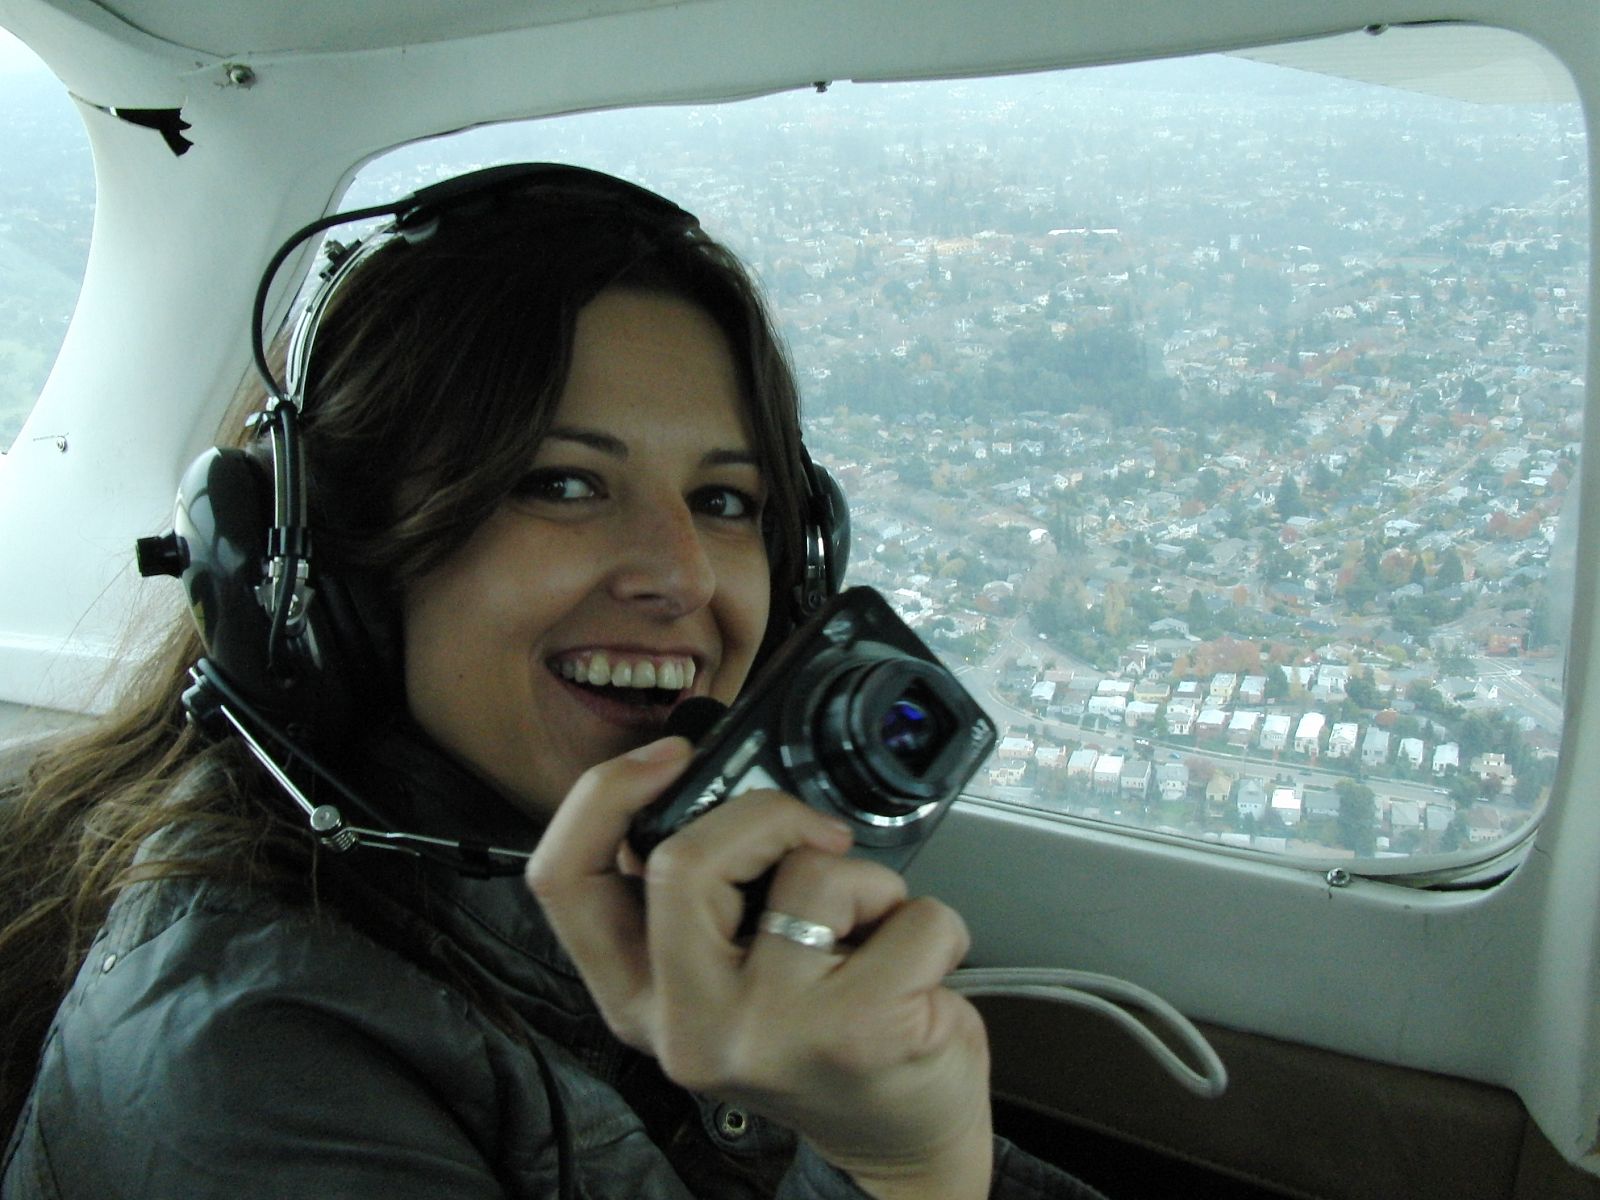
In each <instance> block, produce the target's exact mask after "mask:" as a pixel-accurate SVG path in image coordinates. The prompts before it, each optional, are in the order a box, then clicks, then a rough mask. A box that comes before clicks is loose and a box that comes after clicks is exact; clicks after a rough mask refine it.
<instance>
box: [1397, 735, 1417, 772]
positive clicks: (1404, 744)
mask: <svg viewBox="0 0 1600 1200" xmlns="http://www.w3.org/2000/svg"><path fill="white" fill-rule="evenodd" d="M1422 757H1423V746H1422V739H1421V738H1415V737H1406V738H1401V739H1400V754H1399V759H1398V760H1397V761H1404V762H1408V763H1410V764H1411V766H1412V768H1413V769H1420V768H1421V766H1422Z"/></svg>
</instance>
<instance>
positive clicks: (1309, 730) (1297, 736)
mask: <svg viewBox="0 0 1600 1200" xmlns="http://www.w3.org/2000/svg"><path fill="white" fill-rule="evenodd" d="M1327 721H1328V719H1327V718H1326V717H1324V716H1323V715H1322V714H1321V713H1319V712H1308V713H1305V714H1304V715H1302V716H1301V718H1300V723H1299V724H1298V725H1296V726H1295V730H1294V752H1295V753H1296V754H1306V755H1310V756H1311V757H1312V758H1315V757H1317V754H1318V752H1319V751H1320V750H1321V749H1322V728H1323V726H1324V725H1326V724H1327Z"/></svg>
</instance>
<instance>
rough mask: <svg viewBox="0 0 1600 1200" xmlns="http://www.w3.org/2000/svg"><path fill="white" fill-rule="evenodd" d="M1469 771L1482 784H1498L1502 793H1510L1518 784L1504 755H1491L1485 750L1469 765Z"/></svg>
mask: <svg viewBox="0 0 1600 1200" xmlns="http://www.w3.org/2000/svg"><path fill="white" fill-rule="evenodd" d="M1467 769H1468V770H1470V771H1471V772H1472V773H1473V774H1474V775H1476V776H1477V777H1478V782H1480V783H1498V784H1499V785H1500V790H1501V791H1502V792H1509V791H1510V790H1511V789H1512V788H1514V787H1515V786H1516V784H1517V777H1516V775H1515V774H1513V773H1512V770H1511V764H1510V763H1508V762H1507V761H1506V756H1505V755H1504V754H1491V753H1490V752H1489V751H1487V750H1485V751H1484V752H1483V753H1482V754H1480V755H1478V757H1477V758H1475V759H1473V760H1472V761H1471V762H1470V763H1468V764H1467Z"/></svg>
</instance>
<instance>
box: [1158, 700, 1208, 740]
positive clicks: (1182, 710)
mask: <svg viewBox="0 0 1600 1200" xmlns="http://www.w3.org/2000/svg"><path fill="white" fill-rule="evenodd" d="M1199 715H1200V702H1199V701H1198V700H1172V701H1169V702H1168V703H1167V712H1166V718H1167V732H1168V733H1169V734H1171V735H1172V736H1173V737H1188V736H1189V735H1190V734H1191V733H1193V732H1194V723H1195V719H1196V718H1197V717H1198V716H1199Z"/></svg>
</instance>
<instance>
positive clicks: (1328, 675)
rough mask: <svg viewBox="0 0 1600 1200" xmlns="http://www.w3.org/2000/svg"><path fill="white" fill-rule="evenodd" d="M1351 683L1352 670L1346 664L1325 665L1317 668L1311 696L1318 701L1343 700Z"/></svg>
mask: <svg viewBox="0 0 1600 1200" xmlns="http://www.w3.org/2000/svg"><path fill="white" fill-rule="evenodd" d="M1349 683H1350V668H1349V666H1348V665H1346V664H1345V663H1323V664H1322V665H1321V666H1320V667H1318V668H1317V677H1316V681H1315V682H1314V683H1313V684H1312V685H1311V694H1312V695H1313V696H1315V697H1316V698H1317V699H1318V700H1343V699H1344V697H1345V689H1346V687H1347V686H1348V685H1349Z"/></svg>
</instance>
